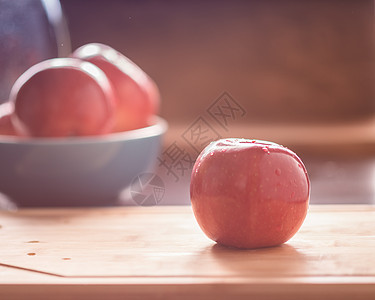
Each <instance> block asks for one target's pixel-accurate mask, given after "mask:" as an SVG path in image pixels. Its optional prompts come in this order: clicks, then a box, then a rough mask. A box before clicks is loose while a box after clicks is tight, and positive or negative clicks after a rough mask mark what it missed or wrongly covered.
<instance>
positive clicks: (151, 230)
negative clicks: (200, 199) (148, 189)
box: [0, 205, 375, 300]
mask: <svg viewBox="0 0 375 300" xmlns="http://www.w3.org/2000/svg"><path fill="white" fill-rule="evenodd" d="M0 225H1V226H0V239H1V246H0V299H4V300H5V299H42V298H47V299H231V300H233V299H250V297H255V298H251V299H304V300H306V299H324V298H327V299H354V298H355V297H358V299H375V207H373V206H363V205H357V206H354V205H351V206H339V205H337V206H311V207H310V211H309V213H308V217H307V219H306V221H305V223H304V225H303V227H302V228H301V230H300V231H299V232H298V234H297V235H296V236H295V237H294V238H293V239H292V240H290V241H289V242H288V243H286V244H285V245H282V246H279V247H273V248H264V249H258V250H235V249H230V248H225V247H221V246H219V245H217V244H215V243H213V242H212V241H210V240H209V239H207V238H206V237H205V236H204V235H203V233H202V232H201V230H200V229H199V227H198V225H197V224H196V222H195V219H194V216H193V214H192V212H191V208H190V207H189V206H179V207H147V208H146V207H116V208H92V209H22V210H19V211H17V212H7V211H3V212H0Z"/></svg>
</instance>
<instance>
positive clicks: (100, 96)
mask: <svg viewBox="0 0 375 300" xmlns="http://www.w3.org/2000/svg"><path fill="white" fill-rule="evenodd" d="M10 100H11V101H12V102H13V103H14V108H15V112H14V114H13V115H12V122H13V124H14V126H15V129H16V130H17V132H19V133H20V134H21V135H26V136H35V137H67V136H86V135H98V134H105V133H108V132H110V131H111V130H112V126H113V119H114V106H115V103H114V102H115V99H114V96H113V91H112V86H111V84H110V83H109V81H108V78H107V77H106V75H105V74H104V72H103V71H101V70H100V69H99V68H98V67H96V66H95V65H93V64H91V63H89V62H84V61H81V60H79V59H74V58H55V59H50V60H46V61H43V62H41V63H38V64H36V65H34V66H33V67H31V68H30V69H28V70H27V71H26V72H25V73H24V74H22V75H21V77H20V78H19V79H18V80H17V81H16V83H15V84H14V86H13V88H12V91H11V95H10Z"/></svg>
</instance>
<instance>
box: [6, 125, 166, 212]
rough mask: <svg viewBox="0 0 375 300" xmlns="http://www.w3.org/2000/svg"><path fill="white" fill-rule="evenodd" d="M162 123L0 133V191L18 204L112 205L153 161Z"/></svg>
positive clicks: (163, 130)
mask: <svg viewBox="0 0 375 300" xmlns="http://www.w3.org/2000/svg"><path fill="white" fill-rule="evenodd" d="M166 129H167V123H166V122H165V121H164V120H163V119H161V118H157V119H156V120H155V123H154V125H152V126H149V127H145V128H141V129H137V130H133V131H128V132H122V133H114V134H109V135H105V136H98V137H77V138H63V139H62V138H37V139H21V138H16V137H5V136H0V193H3V194H5V195H6V196H8V197H9V198H10V199H11V200H12V201H14V202H15V203H16V204H17V205H18V206H91V205H92V206H97V205H112V204H114V203H115V202H116V201H117V199H118V195H119V193H120V192H121V191H122V190H123V189H125V188H126V187H128V186H129V185H130V184H131V182H132V180H133V179H134V178H135V177H136V176H137V175H139V174H141V173H143V172H147V171H150V169H151V168H152V166H153V165H155V162H156V160H157V156H158V154H159V150H160V148H161V139H162V136H163V134H164V133H165V131H166Z"/></svg>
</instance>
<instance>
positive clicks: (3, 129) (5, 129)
mask: <svg viewBox="0 0 375 300" xmlns="http://www.w3.org/2000/svg"><path fill="white" fill-rule="evenodd" d="M12 113H13V106H12V105H11V103H10V102H5V103H3V104H0V136H1V135H7V136H17V132H16V131H15V129H14V126H13V123H12V120H11V117H12Z"/></svg>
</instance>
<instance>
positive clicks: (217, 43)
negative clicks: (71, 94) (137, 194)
mask: <svg viewBox="0 0 375 300" xmlns="http://www.w3.org/2000/svg"><path fill="white" fill-rule="evenodd" d="M61 3H62V6H63V9H64V11H65V14H66V17H67V21H68V25H69V29H70V34H71V40H72V47H73V49H75V48H77V47H79V46H81V45H83V44H85V43H89V42H101V43H105V44H108V45H110V46H112V47H114V48H116V49H117V50H119V51H121V52H122V53H123V54H125V55H126V56H128V57H129V58H131V59H132V60H133V61H134V62H136V63H137V64H138V65H140V66H141V67H142V68H143V69H144V70H145V71H146V72H147V73H148V74H149V75H150V76H151V77H152V78H154V80H155V81H156V82H157V84H158V85H159V87H160V90H161V94H162V98H163V99H162V100H163V103H162V111H161V115H162V116H164V117H165V118H167V119H168V121H170V122H187V121H190V120H191V119H192V118H193V117H194V116H196V115H197V114H198V113H201V111H202V110H205V109H206V108H207V107H208V106H209V105H210V104H211V103H212V102H213V101H214V100H215V99H216V98H217V97H218V96H219V95H220V94H221V93H222V92H224V91H226V92H228V93H229V94H230V95H232V97H233V98H234V99H236V101H237V102H239V103H241V105H242V106H243V107H244V108H245V110H246V112H247V114H246V117H245V118H244V119H243V120H242V121H244V122H256V123H264V122H265V123H269V122H307V123H311V122H336V121H347V120H357V119H361V118H367V117H369V116H371V115H372V114H373V113H374V90H373V80H374V76H373V63H374V39H373V37H374V26H373V21H374V18H373V11H374V10H373V1H370V0H360V1H353V0H328V1H297V0H284V1H273V0H265V1H245V0H235V1H222V0H216V1H197V0H193V1H182V0H176V1H124V0H106V1H104V0H62V1H61Z"/></svg>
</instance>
